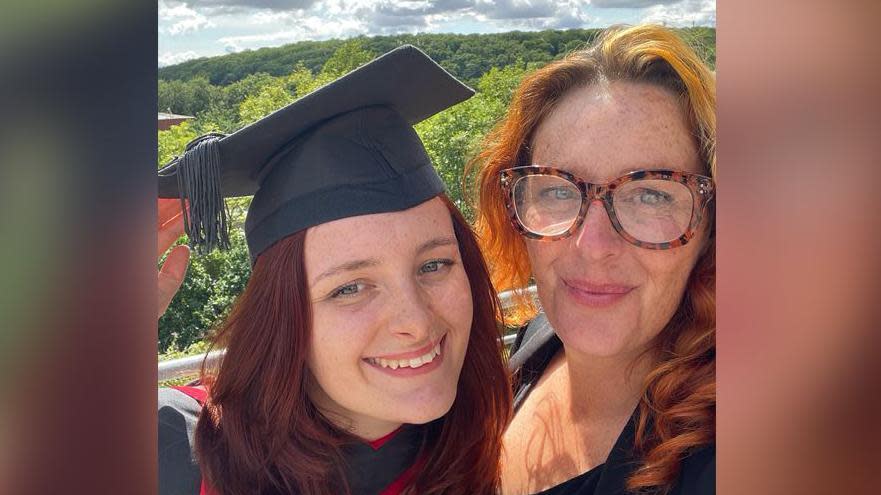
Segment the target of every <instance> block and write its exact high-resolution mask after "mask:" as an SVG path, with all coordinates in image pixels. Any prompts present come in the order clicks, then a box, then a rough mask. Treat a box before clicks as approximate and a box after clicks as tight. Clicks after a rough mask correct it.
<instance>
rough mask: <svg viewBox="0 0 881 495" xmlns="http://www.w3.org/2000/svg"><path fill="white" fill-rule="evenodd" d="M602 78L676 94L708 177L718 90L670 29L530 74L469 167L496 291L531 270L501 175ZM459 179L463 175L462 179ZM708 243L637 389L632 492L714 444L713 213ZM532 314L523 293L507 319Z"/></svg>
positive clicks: (612, 43)
mask: <svg viewBox="0 0 881 495" xmlns="http://www.w3.org/2000/svg"><path fill="white" fill-rule="evenodd" d="M601 80H608V81H634V82H642V83H648V84H654V85H657V86H659V87H662V88H665V89H667V90H669V91H670V92H671V93H672V94H675V95H676V96H677V97H678V98H679V100H680V102H681V103H682V106H683V108H684V109H685V111H686V113H687V115H688V119H689V122H690V125H691V127H692V133H693V134H694V136H695V137H696V139H697V141H698V144H699V150H700V156H701V159H702V162H703V164H704V169H705V170H704V173H705V174H707V175H710V176H712V177H715V175H716V115H715V111H716V83H715V76H714V75H713V74H712V73H711V72H710V71H709V69H707V67H706V66H705V65H704V63H703V62H702V61H701V60H700V58H699V57H698V56H697V54H696V53H695V52H694V50H693V49H691V48H690V47H689V46H688V45H687V44H686V43H685V42H683V41H682V40H681V39H680V38H679V37H678V36H676V34H674V33H673V32H672V31H670V30H668V29H666V28H663V27H659V26H636V27H631V28H620V27H617V28H610V29H608V30H606V31H605V32H604V33H603V34H601V35H600V36H599V37H598V38H597V39H596V40H595V41H594V43H593V44H592V46H590V47H588V48H586V49H582V50H578V51H576V52H573V53H571V54H569V55H568V56H566V57H565V58H563V59H562V60H558V61H555V62H552V63H550V64H548V65H547V66H545V67H543V68H541V69H539V70H537V71H535V72H534V73H532V74H530V75H529V76H527V77H526V78H524V80H523V81H522V83H521V84H520V87H519V88H518V89H517V91H516V93H515V95H514V98H513V100H512V102H511V105H510V107H509V109H508V113H507V115H506V116H505V118H504V119H503V120H502V121H501V122H500V123H499V124H498V126H497V127H496V128H495V129H494V130H493V131H492V132H490V134H489V135H487V137H486V139H485V142H484V146H483V150H482V152H481V153H479V154H478V155H477V157H475V159H474V160H473V161H472V162H471V163H469V169H470V168H472V167H474V166H477V167H479V168H480V171H479V174H478V177H477V208H476V210H477V221H476V227H475V229H476V231H477V234H478V237H479V239H480V241H481V243H482V247H483V248H484V253H485V255H486V257H487V259H489V260H492V264H491V266H490V269H491V273H492V279H493V282H494V283H495V285H496V287H498V288H499V290H508V289H518V288H523V287H526V286H527V285H528V284H529V283H530V280H531V277H532V268H531V267H530V264H529V257H528V256H527V252H526V244H525V242H524V240H523V238H522V237H521V236H520V235H519V234H518V233H517V231H515V230H514V228H513V227H512V226H511V224H510V221H509V219H508V216H507V212H506V210H505V202H504V197H503V191H502V188H501V184H500V181H499V172H500V171H501V170H502V169H505V168H509V167H515V166H520V165H529V164H530V163H531V151H530V148H531V146H530V145H531V142H532V139H533V134H534V133H535V130H536V129H537V128H538V126H539V124H540V123H541V122H542V121H543V120H544V118H545V117H546V116H547V115H548V114H549V113H550V112H551V111H552V110H553V109H554V107H555V105H556V104H557V102H559V101H560V99H561V98H562V97H563V96H564V95H565V94H566V93H567V92H568V91H570V90H572V89H574V88H578V87H583V86H586V85H590V84H594V83H596V82H598V81H601ZM466 176H468V173H467V171H466ZM706 217H707V218H708V219H709V228H708V232H709V233H708V236H707V239H706V240H705V241H704V242H705V246H704V249H703V251H702V254H701V255H700V257H699V259H698V261H697V264H696V266H695V268H694V269H693V270H692V273H691V275H690V279H689V281H688V284H687V287H686V290H685V294H684V296H683V299H682V301H681V303H680V305H679V308H678V309H677V311H676V313H675V314H674V316H673V318H672V319H671V321H670V322H669V323H668V325H667V327H666V328H665V329H664V330H663V331H662V332H661V333H660V334H659V336H658V338H657V339H656V342H655V343H654V344H655V346H654V348H655V349H656V350H657V351H659V354H660V355H661V356H662V362H661V363H659V364H658V365H657V367H656V368H655V369H653V370H652V371H651V372H650V373H649V375H648V377H647V379H646V383H645V393H644V396H643V397H642V400H641V401H640V405H639V410H640V421H639V424H638V425H637V432H636V445H635V448H636V451H637V452H638V453H639V455H640V457H641V461H642V462H641V465H640V467H639V468H638V469H637V470H636V472H635V473H634V475H633V476H631V478H630V479H629V480H628V487H629V488H630V489H631V490H652V491H656V492H661V493H663V492H666V491H668V490H669V489H670V488H671V487H672V485H673V483H675V481H676V478H677V476H678V472H679V469H680V465H681V460H682V458H683V457H684V456H686V455H687V453H688V452H689V451H690V450H691V449H695V448H697V447H700V446H702V445H706V444H709V443H711V442H713V441H714V439H715V414H716V371H715V363H716V357H715V353H716V338H715V336H716V307H715V302H716V289H715V284H716V263H715V224H714V220H713V219H714V214H713V212H712V211H710V212H708V214H707V215H706ZM536 311H537V309H536V308H535V306H534V304H533V303H532V300H531V298H529V297H528V296H527V295H525V294H524V295H522V296H521V297H520V299H519V300H518V304H517V305H516V306H515V307H514V309H513V310H512V311H510V312H509V314H508V315H507V317H508V321H509V323H511V324H514V325H521V324H523V323H524V322H525V321H526V320H528V319H529V318H532V317H533V316H534V315H535V313H536Z"/></svg>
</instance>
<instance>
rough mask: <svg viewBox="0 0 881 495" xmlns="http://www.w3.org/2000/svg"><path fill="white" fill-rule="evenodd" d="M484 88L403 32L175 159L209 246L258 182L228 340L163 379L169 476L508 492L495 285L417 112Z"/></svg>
mask: <svg viewBox="0 0 881 495" xmlns="http://www.w3.org/2000/svg"><path fill="white" fill-rule="evenodd" d="M405 78H406V79H405ZM468 96H470V90H468V89H467V88H465V87H464V86H462V85H461V83H459V82H458V81H456V80H455V79H453V78H452V77H451V76H450V75H449V74H447V73H446V72H445V71H443V69H441V68H440V67H439V66H437V65H436V64H434V62H432V61H431V60H430V59H428V58H427V57H426V56H425V55H424V54H422V53H421V52H419V51H418V50H416V49H415V48H413V47H403V48H400V49H397V50H395V51H393V52H390V53H389V54H386V55H385V56H383V57H381V58H379V59H377V60H376V61H374V62H372V63H370V64H368V65H366V66H364V67H362V68H360V69H358V70H356V71H354V72H352V73H350V74H348V75H346V76H344V77H343V78H341V79H339V80H337V81H335V82H333V83H331V84H330V85H328V86H325V87H324V88H321V89H319V90H317V91H316V92H315V93H313V94H310V95H307V96H306V97H304V98H302V99H301V100H298V101H297V102H295V103H293V104H292V105H290V106H288V107H286V108H285V109H282V110H280V111H279V112H276V113H275V114H272V115H270V116H268V117H266V118H264V119H263V120H261V121H260V122H258V123H256V124H253V125H252V126H249V127H247V128H245V129H242V130H241V131H238V132H237V133H235V134H233V135H231V136H228V137H223V138H218V137H209V138H207V139H204V140H200V141H199V142H198V143H196V144H194V145H193V146H191V147H190V149H189V150H188V151H187V153H186V154H185V155H184V156H183V157H181V158H180V159H178V160H177V161H175V162H174V163H173V164H172V165H170V166H169V167H166V168H165V169H163V170H162V171H160V195H161V196H167V197H181V198H185V199H186V200H187V201H188V202H189V203H188V207H189V210H188V212H187V216H186V217H185V219H186V224H187V225H186V229H187V232H188V234H189V237H190V239H191V241H192V240H195V241H196V242H197V244H199V243H201V244H204V245H207V246H209V248H210V246H211V245H212V244H219V245H222V244H223V243H224V235H223V230H224V229H223V224H224V223H225V218H224V212H223V209H222V207H218V205H222V201H221V200H219V199H218V198H219V197H221V198H222V196H220V193H219V192H218V191H220V190H222V194H226V195H235V194H250V193H253V194H254V199H253V201H252V204H251V207H250V209H249V212H248V219H247V221H246V225H245V229H246V237H247V240H248V246H249V250H250V253H251V257H252V261H253V272H252V275H251V279H250V280H249V282H248V285H247V287H246V289H245V291H244V293H243V294H242V295H241V296H240V297H239V298H238V300H237V301H236V303H235V305H234V307H233V308H232V311H231V313H230V315H229V317H228V318H227V319H226V321H225V322H224V324H223V325H221V327H220V329H219V331H218V332H217V334H216V339H215V345H217V346H220V347H224V348H225V349H226V353H225V356H224V358H223V360H222V362H221V364H220V365H219V366H218V367H217V369H206V370H204V371H203V377H202V384H203V385H204V387H203V388H199V389H186V388H185V389H183V390H164V391H160V404H159V408H160V409H159V415H160V491H161V492H162V493H192V494H196V493H199V492H200V491H201V492H202V493H217V494H245V493H248V494H253V493H261V494H263V493H267V494H268V493H284V494H292V493H293V494H326V495H331V494H345V493H350V494H353V495H360V494H380V493H381V494H386V495H391V494H398V493H404V494H420V495H422V494H441V493H445V494H450V493H452V494H492V493H496V492H497V490H498V486H499V471H498V457H499V455H500V449H501V446H500V445H501V434H502V431H503V429H504V426H505V424H506V423H507V420H508V415H509V409H510V404H511V399H510V389H509V382H508V378H507V374H506V371H505V367H504V362H503V357H502V348H501V344H500V340H499V337H500V334H499V330H498V326H497V325H496V317H497V316H498V311H499V307H498V302H497V300H496V296H495V293H494V291H493V288H492V285H491V283H490V281H489V276H488V273H487V270H486V267H485V265H484V263H483V260H482V258H481V256H480V253H479V250H478V247H477V244H476V240H475V238H474V236H473V234H472V233H471V231H470V229H469V227H468V224H467V223H466V222H465V220H464V219H463V218H462V216H461V214H460V213H459V212H458V211H457V210H456V208H455V207H454V206H453V205H452V204H451V202H450V201H449V200H448V199H447V198H446V197H445V196H444V194H443V184H442V183H441V181H440V179H439V178H438V176H437V174H436V173H435V171H434V169H433V167H432V166H431V163H430V161H429V159H428V157H427V155H426V153H425V151H424V148H423V147H422V144H421V142H420V141H419V139H418V137H417V136H416V134H415V132H414V131H413V129H412V127H411V126H412V125H413V124H414V123H416V122H418V121H419V120H422V119H424V118H427V117H428V116H430V115H432V114H434V113H436V112H438V111H440V110H442V109H444V108H446V107H448V106H450V105H452V104H455V103H457V102H458V101H461V100H463V99H465V98H467V97H468ZM212 191H213V192H212ZM188 395H190V396H195V399H197V400H193V399H191V398H190V397H188ZM191 459H194V460H195V462H192V461H191Z"/></svg>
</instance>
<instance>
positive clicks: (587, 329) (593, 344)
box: [551, 315, 629, 358]
mask: <svg viewBox="0 0 881 495" xmlns="http://www.w3.org/2000/svg"><path fill="white" fill-rule="evenodd" d="M592 320H593V319H592V318H579V317H577V316H576V315H566V316H564V317H563V318H562V319H561V321H559V322H556V323H555V322H551V324H552V325H553V326H554V330H555V331H556V333H557V336H558V337H560V340H561V341H563V345H564V346H565V348H566V350H567V351H574V352H577V353H578V354H582V355H587V356H595V357H603V358H607V357H614V356H619V355H622V354H626V353H628V348H629V346H628V342H627V339H626V338H625V337H626V334H627V333H629V332H628V331H627V330H624V329H623V327H626V325H621V324H612V323H611V322H608V321H592Z"/></svg>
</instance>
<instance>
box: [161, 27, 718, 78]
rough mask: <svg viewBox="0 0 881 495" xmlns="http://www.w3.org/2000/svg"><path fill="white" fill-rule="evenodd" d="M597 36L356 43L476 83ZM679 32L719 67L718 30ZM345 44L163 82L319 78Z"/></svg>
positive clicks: (305, 45)
mask: <svg viewBox="0 0 881 495" xmlns="http://www.w3.org/2000/svg"><path fill="white" fill-rule="evenodd" d="M598 32H599V30H598V29H568V30H547V31H538V32H520V31H512V32H508V33H497V34H468V35H464V34H416V35H410V34H404V35H395V36H371V37H360V38H356V39H357V40H359V41H360V43H361V46H362V47H363V48H364V49H365V50H367V51H369V52H372V53H374V54H377V55H378V54H382V53H385V52H387V51H389V50H391V49H392V48H394V47H396V46H399V45H402V44H407V43H409V44H412V45H416V46H418V47H419V48H421V49H422V50H423V51H425V52H426V53H427V54H428V55H429V56H431V57H432V58H433V59H435V60H437V61H438V62H439V63H440V64H441V65H442V66H444V68H446V69H447V70H449V71H450V72H451V73H452V74H453V75H455V76H456V77H459V78H460V79H463V80H465V81H466V82H474V81H476V80H477V79H478V78H480V76H482V75H483V74H484V73H486V72H487V71H488V70H489V69H490V68H491V67H506V66H508V65H511V64H513V63H515V62H517V61H520V62H527V63H528V62H538V63H543V62H547V61H550V60H553V59H554V58H556V57H558V56H560V55H562V54H563V53H566V52H567V51H570V50H572V49H573V48H576V47H578V46H580V45H582V44H584V43H585V42H589V41H590V40H592V39H593V38H594V37H595V36H596V34H597V33H598ZM680 32H681V33H682V35H683V37H685V38H686V39H688V40H689V41H691V42H692V44H693V45H694V46H695V47H697V48H698V49H699V51H701V52H702V55H703V56H704V58H705V59H706V60H707V61H708V62H709V63H710V64H711V65H715V61H716V29H715V28H707V27H696V28H686V29H682V30H680ZM344 43H345V41H344V40H328V41H303V42H299V43H293V44H289V45H285V46H280V47H275V48H261V49H259V50H247V51H243V52H239V53H232V54H229V55H222V56H218V57H210V58H200V59H195V60H190V61H187V62H183V63H180V64H176V65H171V66H167V67H161V68H160V69H159V79H164V80H189V79H193V78H195V77H199V76H201V77H205V78H207V79H208V81H209V82H210V83H211V84H213V85H221V86H223V85H227V84H230V83H234V82H236V81H239V80H241V79H243V78H245V77H246V76H248V75H250V74H257V73H266V74H269V75H271V76H282V75H287V74H289V73H290V72H291V71H292V70H293V69H294V67H296V66H297V64H302V65H303V66H304V67H306V68H307V69H309V70H310V71H311V72H313V73H315V72H318V71H319V70H320V69H321V67H322V65H323V64H324V62H325V61H326V60H327V59H328V58H330V56H331V55H332V54H333V53H334V52H335V51H336V50H337V49H338V48H340V47H341V46H342V45H343V44H344Z"/></svg>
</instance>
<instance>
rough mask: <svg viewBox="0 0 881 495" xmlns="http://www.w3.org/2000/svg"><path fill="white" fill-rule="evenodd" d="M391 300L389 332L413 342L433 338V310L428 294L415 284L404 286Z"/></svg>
mask: <svg viewBox="0 0 881 495" xmlns="http://www.w3.org/2000/svg"><path fill="white" fill-rule="evenodd" d="M395 292H396V293H395V294H392V297H390V298H389V305H390V311H391V316H390V318H389V320H388V322H389V331H390V332H391V333H392V334H394V335H395V336H396V337H399V338H402V339H406V340H409V341H413V342H423V341H427V340H428V339H429V338H430V337H431V328H432V321H433V317H432V315H433V313H434V311H433V309H432V306H431V303H430V299H429V297H428V294H426V293H425V291H424V290H421V289H420V288H419V286H418V285H417V284H415V283H408V284H402V285H401V286H400V287H399V288H398V290H397V291H395Z"/></svg>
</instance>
